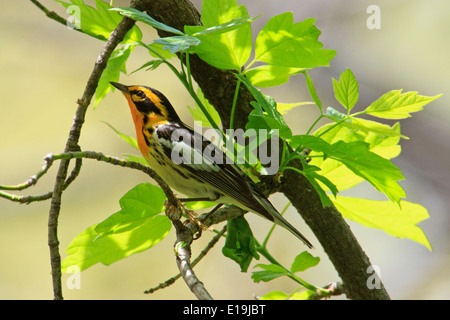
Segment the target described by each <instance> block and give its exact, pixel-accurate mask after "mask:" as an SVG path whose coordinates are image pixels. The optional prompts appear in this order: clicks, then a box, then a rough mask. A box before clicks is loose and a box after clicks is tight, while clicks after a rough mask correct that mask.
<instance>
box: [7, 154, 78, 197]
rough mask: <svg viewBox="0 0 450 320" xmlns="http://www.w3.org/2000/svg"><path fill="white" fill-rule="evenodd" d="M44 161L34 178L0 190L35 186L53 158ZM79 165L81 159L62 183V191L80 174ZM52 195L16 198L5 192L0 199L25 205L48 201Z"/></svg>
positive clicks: (50, 193)
mask: <svg viewBox="0 0 450 320" xmlns="http://www.w3.org/2000/svg"><path fill="white" fill-rule="evenodd" d="M44 160H46V163H45V165H44V166H43V167H42V169H41V170H40V171H39V172H38V173H37V174H35V175H34V176H32V177H30V178H29V179H28V180H27V181H25V182H24V183H22V184H18V185H16V186H0V189H2V188H5V187H6V188H8V189H6V188H5V190H23V189H24V188H28V187H31V186H33V185H35V184H36V183H37V181H38V180H39V179H40V178H41V177H42V176H43V175H44V174H45V173H47V171H48V169H49V168H50V167H51V165H52V163H53V158H51V159H47V157H46V158H44ZM81 164H82V160H81V158H80V159H77V160H76V161H75V167H74V168H73V169H72V172H71V173H70V175H69V177H68V178H67V179H66V181H65V182H64V187H63V190H66V189H67V187H69V185H70V184H71V183H72V182H73V181H74V180H75V179H76V177H77V176H78V174H79V173H80V170H81ZM52 195H53V191H48V192H46V193H43V194H39V195H28V196H18V195H15V194H10V193H6V192H2V191H0V197H2V198H5V199H8V200H11V201H14V202H20V203H26V204H30V203H31V202H36V201H45V200H48V199H50V198H51V197H52Z"/></svg>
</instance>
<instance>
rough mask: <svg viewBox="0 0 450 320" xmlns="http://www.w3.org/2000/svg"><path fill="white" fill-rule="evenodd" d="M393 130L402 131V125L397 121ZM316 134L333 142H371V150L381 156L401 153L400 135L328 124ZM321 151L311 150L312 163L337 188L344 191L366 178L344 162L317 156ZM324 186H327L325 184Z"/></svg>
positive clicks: (387, 156)
mask: <svg viewBox="0 0 450 320" xmlns="http://www.w3.org/2000/svg"><path fill="white" fill-rule="evenodd" d="M392 130H394V131H396V132H398V133H400V125H399V124H398V123H397V124H395V125H394V126H392ZM314 135H315V136H320V137H321V138H322V139H323V140H324V141H326V142H328V143H330V144H332V143H334V142H337V141H339V140H342V141H344V142H352V141H363V142H366V143H368V144H369V146H370V147H369V150H370V151H371V152H373V153H376V154H378V155H379V156H381V157H383V158H386V159H392V158H395V157H396V156H398V155H399V154H400V151H401V148H400V146H399V145H398V143H399V141H400V135H397V136H386V137H381V136H379V135H377V134H375V133H372V132H368V133H364V132H361V131H359V130H356V129H355V128H353V127H351V126H345V125H337V126H336V125H335V124H326V125H324V126H323V127H321V128H319V129H318V130H317V131H316V132H315V133H314ZM318 154H319V153H317V152H314V151H313V152H311V154H310V155H312V156H314V157H312V158H311V162H310V163H309V164H310V165H315V166H318V167H320V168H321V170H322V171H321V173H322V175H323V176H325V177H326V178H328V179H329V180H330V181H332V182H333V184H335V185H336V187H337V189H338V190H340V191H342V190H346V189H349V188H351V187H354V186H355V185H357V184H359V183H360V182H362V181H363V180H364V179H363V178H362V177H360V176H358V175H356V174H355V173H353V172H352V171H351V170H350V169H348V168H347V167H346V166H345V165H344V164H343V163H342V162H340V161H338V160H335V159H330V158H328V159H325V160H324V159H322V158H320V157H315V156H316V155H318ZM323 187H324V188H326V186H324V185H323Z"/></svg>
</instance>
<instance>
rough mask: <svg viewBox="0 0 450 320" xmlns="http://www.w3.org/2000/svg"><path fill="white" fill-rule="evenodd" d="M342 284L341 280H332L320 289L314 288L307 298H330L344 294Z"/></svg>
mask: <svg viewBox="0 0 450 320" xmlns="http://www.w3.org/2000/svg"><path fill="white" fill-rule="evenodd" d="M344 293H345V290H344V284H343V283H342V282H333V283H330V284H329V285H327V286H325V287H323V288H322V289H321V290H316V291H315V292H314V293H313V294H312V295H310V296H309V297H308V300H320V299H326V298H330V297H331V296H340V295H341V294H344Z"/></svg>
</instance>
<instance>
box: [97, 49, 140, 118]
mask: <svg viewBox="0 0 450 320" xmlns="http://www.w3.org/2000/svg"><path fill="white" fill-rule="evenodd" d="M133 50H134V46H132V45H125V46H122V47H120V48H118V49H116V50H114V51H113V53H112V54H111V57H110V58H109V60H108V64H107V65H106V68H105V70H104V71H103V73H102V75H101V77H100V80H99V82H98V86H97V89H96V90H95V102H94V109H95V108H96V107H97V106H98V104H99V102H100V101H101V100H102V99H103V98H104V97H105V96H106V95H107V94H108V93H109V91H111V89H112V88H113V87H112V86H111V84H110V83H109V82H110V81H115V82H117V81H119V78H120V72H123V73H126V68H125V65H126V62H127V60H128V57H129V56H130V54H131V52H132V51H133Z"/></svg>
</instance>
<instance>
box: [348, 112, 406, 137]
mask: <svg viewBox="0 0 450 320" xmlns="http://www.w3.org/2000/svg"><path fill="white" fill-rule="evenodd" d="M350 123H351V126H353V127H355V128H357V129H359V130H361V131H363V132H365V133H368V132H373V133H375V134H377V135H379V136H381V137H385V136H399V137H402V138H404V139H409V138H408V137H407V136H404V135H402V134H400V132H397V131H395V130H394V129H392V128H391V127H390V126H388V125H386V124H383V123H379V122H376V121H371V120H366V119H361V118H354V117H352V118H351V122H350Z"/></svg>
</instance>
